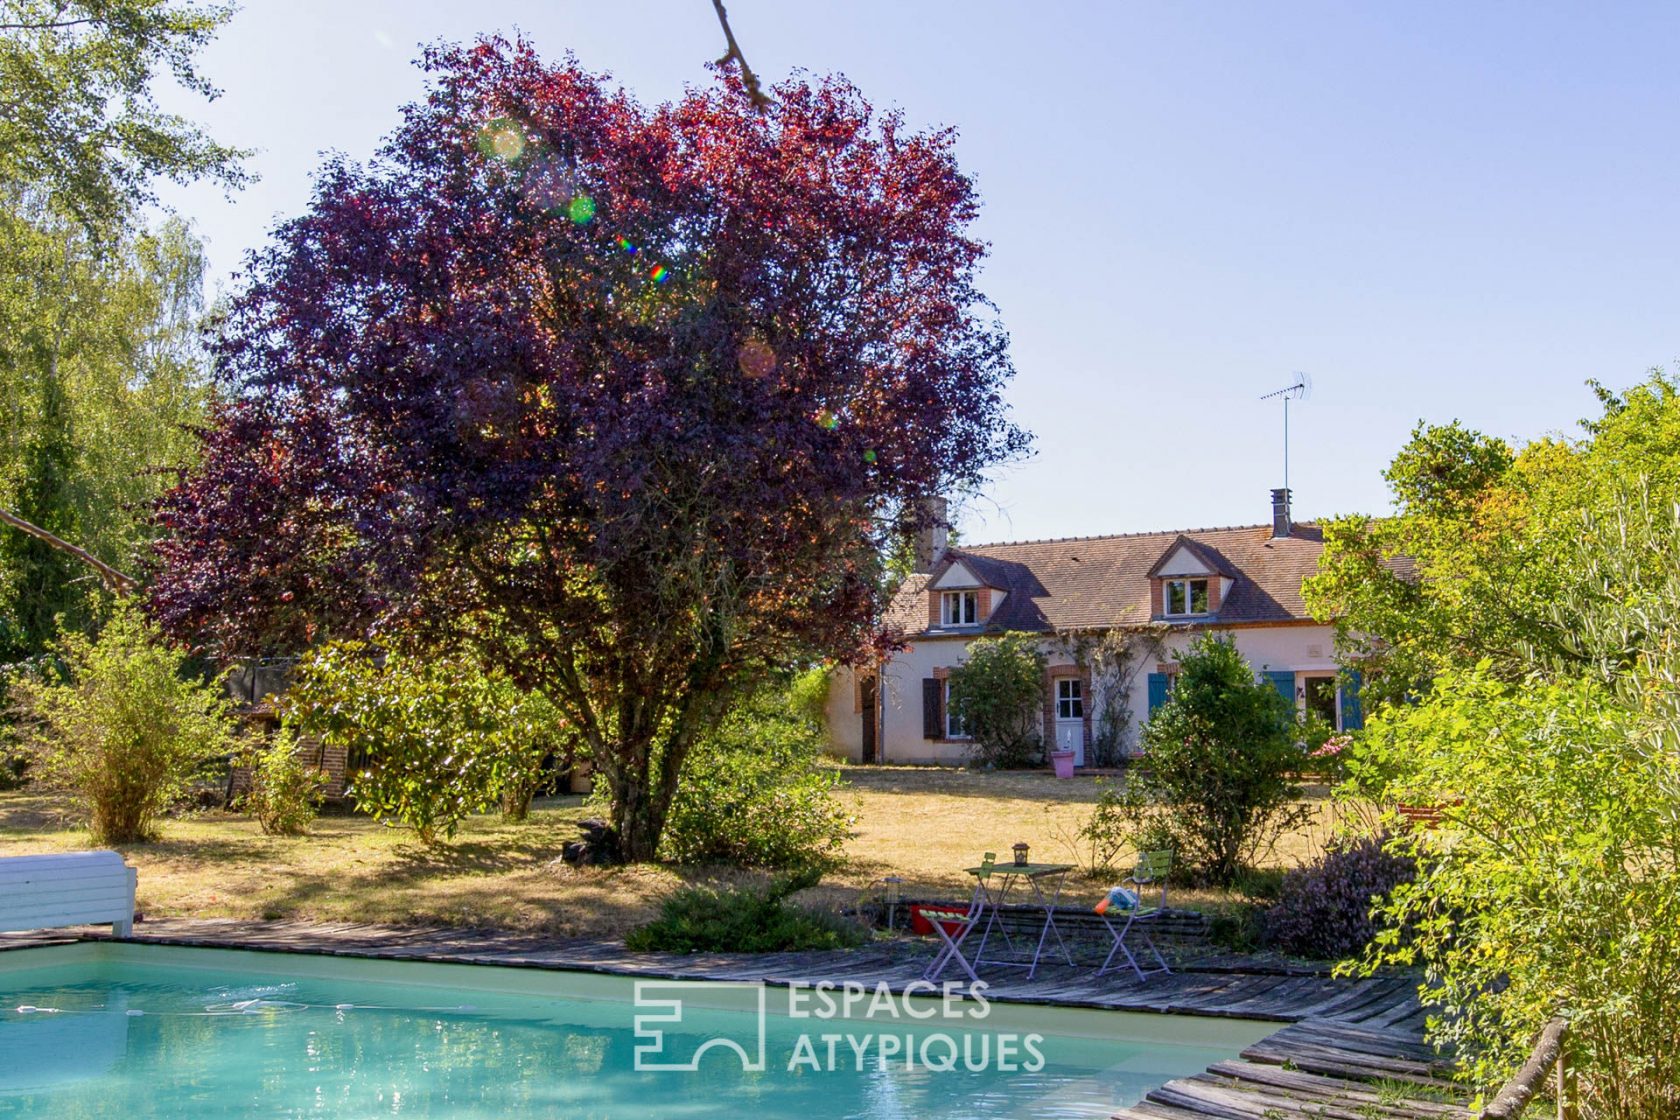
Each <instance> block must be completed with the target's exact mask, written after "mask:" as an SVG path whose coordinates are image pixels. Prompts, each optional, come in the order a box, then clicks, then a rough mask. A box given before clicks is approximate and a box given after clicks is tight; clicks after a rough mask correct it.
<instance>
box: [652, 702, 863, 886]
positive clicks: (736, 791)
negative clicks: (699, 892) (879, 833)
mask: <svg viewBox="0 0 1680 1120" xmlns="http://www.w3.org/2000/svg"><path fill="white" fill-rule="evenodd" d="M798 701H799V697H798V695H797V694H792V695H790V694H787V693H779V692H776V691H774V690H771V691H766V692H764V693H762V694H760V695H759V696H757V697H754V698H753V699H752V700H751V701H749V702H748V703H747V704H745V705H743V706H742V707H741V708H740V709H738V710H737V711H736V712H734V713H732V714H731V715H730V716H729V717H728V718H726V719H725V720H724V722H723V723H722V725H721V726H720V727H719V728H718V730H717V731H716V732H714V733H713V734H712V735H710V736H708V737H707V738H706V739H705V740H703V741H701V742H700V743H699V744H697V745H696V747H695V748H694V750H693V752H692V753H691V754H690V755H689V758H688V762H687V764H686V765H685V766H684V769H683V781H682V785H681V786H679V787H678V789H677V795H676V797H675V798H674V799H673V800H672V803H671V815H670V817H669V819H668V820H667V821H666V825H665V835H664V840H663V844H662V851H663V852H664V854H665V855H666V856H667V857H668V858H670V859H674V860H676V861H678V862H680V863H697V862H704V861H708V860H715V861H719V862H724V863H733V864H738V865H741V866H746V867H772V868H802V867H826V866H828V865H830V864H831V863H832V862H833V861H834V860H835V859H836V858H837V857H838V856H839V854H840V850H841V848H842V847H844V845H845V843H846V840H847V838H848V837H849V836H850V835H851V825H852V816H851V814H850V813H849V812H848V811H847V808H846V806H845V805H843V804H842V803H841V802H840V801H839V800H838V799H837V798H836V797H835V790H836V789H837V788H838V787H839V785H840V775H839V773H838V772H837V771H835V770H834V769H832V768H831V767H828V766H825V765H823V763H822V762H821V751H822V744H823V734H822V730H821V726H820V724H813V723H812V722H811V721H810V718H809V715H808V710H807V708H806V707H804V706H802V705H801V704H800V703H799V702H798Z"/></svg>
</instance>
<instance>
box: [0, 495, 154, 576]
mask: <svg viewBox="0 0 1680 1120" xmlns="http://www.w3.org/2000/svg"><path fill="white" fill-rule="evenodd" d="M0 524H6V525H10V526H12V527H13V528H14V529H19V530H22V531H23V532H25V533H28V534H29V535H30V536H32V537H34V538H36V539H37V540H42V541H46V542H47V543H48V544H50V545H52V546H53V547H54V548H56V549H58V550H59V551H60V552H66V553H69V554H70V555H71V556H74V557H75V558H76V559H78V560H80V561H81V562H82V563H84V564H86V565H88V566H89V567H90V568H92V569H93V570H94V571H96V572H98V573H99V578H100V579H102V580H104V581H105V586H106V587H108V588H110V589H111V590H112V591H115V592H117V593H119V594H125V593H127V592H130V591H134V590H136V589H137V588H139V586H140V581H139V580H137V579H135V578H134V577H133V576H129V575H124V574H123V573H121V572H119V571H117V570H116V569H115V568H113V567H111V565H109V564H107V563H105V561H103V560H101V559H99V557H97V556H95V555H94V554H93V553H91V552H89V551H88V550H87V549H85V548H77V547H76V546H75V545H73V544H71V543H70V542H69V541H67V540H64V539H63V538H62V537H55V536H54V535H53V534H51V533H49V532H47V531H46V530H45V529H43V528H41V527H40V526H39V525H31V524H30V523H29V522H27V521H25V520H24V519H23V518H21V517H19V516H18V515H17V514H15V513H8V512H6V511H5V510H3V509H0Z"/></svg>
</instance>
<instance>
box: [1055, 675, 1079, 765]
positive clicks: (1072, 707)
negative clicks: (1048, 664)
mask: <svg viewBox="0 0 1680 1120" xmlns="http://www.w3.org/2000/svg"><path fill="white" fill-rule="evenodd" d="M1056 749H1057V750H1059V751H1072V752H1073V764H1074V765H1075V766H1083V765H1085V682H1084V681H1082V680H1080V679H1079V678H1078V677H1058V678H1057V679H1056Z"/></svg>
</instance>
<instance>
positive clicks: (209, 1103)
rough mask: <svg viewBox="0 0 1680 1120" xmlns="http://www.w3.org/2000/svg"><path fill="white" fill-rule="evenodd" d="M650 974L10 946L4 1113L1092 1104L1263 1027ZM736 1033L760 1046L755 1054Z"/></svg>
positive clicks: (1070, 1113)
mask: <svg viewBox="0 0 1680 1120" xmlns="http://www.w3.org/2000/svg"><path fill="white" fill-rule="evenodd" d="M641 994H642V1003H641V1004H640V1005H638V1004H637V1003H636V1002H635V1000H636V996H637V993H636V987H635V983H634V982H633V981H631V980H628V979H623V978H617V977H603V976H593V975H588V974H578V973H558V972H548V971H536V970H528V969H508V968H485V967H475V966H462V965H432V964H415V963H399V962H384V961H357V960H351V959H345V958H330V957H314V956H298V955H291V954H267V953H247V952H233V951H225V950H211V949H181V948H170V947H164V946H138V945H118V944H79V945H71V946H58V947H50V948H41V949H26V950H16V951H9V952H4V953H0V1116H8V1117H9V1116H23V1117H53V1118H55V1120H74V1118H77V1117H107V1116H112V1117H114V1116H122V1117H137V1116H160V1117H161V1116H168V1117H224V1116H227V1117H232V1116H240V1117H245V1116H252V1117H258V1116H272V1117H294V1116H331V1117H364V1116H366V1117H371V1116H414V1117H445V1116H447V1117H468V1118H477V1117H485V1118H489V1117H496V1118H513V1117H576V1118H590V1120H597V1118H598V1120H611V1118H625V1117H661V1118H664V1117H674V1118H686V1117H696V1118H698V1117H731V1118H740V1117H747V1116H750V1117H754V1118H758V1120H778V1118H782V1117H787V1118H790V1120H791V1118H797V1120H831V1118H833V1120H838V1118H841V1117H857V1118H869V1120H911V1118H916V1120H923V1118H931V1120H942V1118H951V1120H955V1118H959V1117H961V1118H972V1117H998V1118H1005V1117H1007V1118H1011V1120H1017V1118H1018V1120H1047V1118H1069V1120H1075V1118H1077V1120H1090V1118H1096V1117H1106V1116H1108V1115H1110V1114H1111V1113H1112V1112H1113V1111H1114V1110H1115V1109H1116V1108H1119V1107H1122V1106H1124V1105H1127V1104H1130V1103H1132V1102H1134V1101H1136V1100H1137V1099H1139V1098H1140V1097H1141V1096H1142V1094H1143V1093H1144V1092H1146V1091H1147V1090H1148V1089H1150V1088H1151V1087H1153V1086H1155V1085H1158V1084H1160V1083H1161V1082H1163V1081H1166V1080H1169V1079H1170V1078H1172V1077H1176V1076H1182V1075H1184V1074H1188V1073H1192V1072H1195V1071H1198V1070H1200V1069H1202V1068H1203V1067H1205V1066H1206V1065H1208V1064H1209V1063H1210V1062H1214V1061H1218V1060H1220V1059H1221V1058H1225V1057H1229V1056H1231V1055H1232V1054H1234V1053H1235V1052H1236V1051H1238V1050H1239V1049H1241V1048H1242V1047H1243V1046H1245V1045H1247V1044H1248V1043H1250V1042H1253V1041H1255V1040H1257V1039H1259V1038H1260V1037H1262V1036H1263V1035H1265V1034H1267V1033H1269V1032H1270V1031H1271V1030H1272V1029H1274V1027H1273V1026H1272V1025H1269V1024H1262V1023H1248V1022H1240V1021H1229V1020H1198V1019H1185V1018H1180V1017H1167V1016H1152V1015H1128V1014H1121V1013H1115V1012H1095V1011H1067V1010H1051V1009H1042V1008H1027V1007H1021V1006H1018V1005H1004V1004H997V1003H993V1004H991V1005H990V1006H989V1007H988V1008H985V1009H983V1010H984V1011H985V1014H984V1015H983V1016H982V1017H976V1015H977V1013H978V1012H980V1011H981V1010H982V1008H981V1007H980V1006H979V1005H977V1004H975V1003H974V1002H973V1001H969V1002H967V1003H961V1004H957V1003H952V1004H946V1003H944V1002H942V1001H940V1000H938V999H925V1000H918V1001H916V1002H915V1003H913V1004H906V1003H905V1002H904V1001H902V1000H896V999H890V998H887V997H884V996H878V995H876V994H875V993H865V992H856V993H853V997H852V1003H851V1007H850V1008H849V1010H850V1011H851V1012H852V1013H853V1017H851V1018H842V1017H840V1015H841V1013H843V1012H844V1011H846V1010H848V1008H847V1006H846V999H845V993H843V992H833V993H821V994H819V993H815V992H803V993H797V994H796V995H795V996H794V997H793V998H794V1002H793V1005H792V1006H791V1008H790V1006H789V1004H788V999H789V997H788V993H787V992H786V991H785V990H781V989H765V990H764V994H762V995H761V994H760V991H759V990H758V989H755V988H750V987H735V986H729V985H699V986H686V985H680V986H677V987H675V988H667V987H665V986H664V985H652V986H647V987H644V989H643V991H642V993H641ZM761 999H762V1000H763V1001H764V1003H765V1006H766V1008H767V1010H768V1011H769V1012H770V1013H769V1014H768V1015H767V1016H765V1017H764V1020H763V1021H764V1023H765V1027H764V1030H763V1033H762V1049H761V1047H760V1037H761V1036H760V1032H759V1026H758V1024H759V1022H760V1016H759V1015H758V1014H757V1010H758V1006H759V1001H760V1000H761ZM678 1006H680V1016H681V1018H680V1021H677V1020H676V1019H675V1018H674V1016H675V1015H676V1014H677V1013H678V1012H677V1010H676V1009H677V1007H678ZM830 1009H832V1011H833V1012H834V1014H825V1012H827V1011H829V1010H830ZM947 1011H949V1012H950V1013H951V1015H952V1017H951V1018H946V1013H947ZM790 1012H791V1014H790ZM638 1016H643V1017H644V1020H643V1022H642V1023H641V1024H640V1026H641V1028H642V1029H641V1030H640V1032H638V1029H637V1028H638V1022H637V1018H638ZM668 1016H669V1017H672V1018H666V1017H668ZM889 1039H891V1041H889ZM725 1040H727V1041H729V1042H733V1043H734V1044H735V1046H736V1047H738V1048H739V1049H738V1050H736V1049H730V1048H729V1047H728V1046H727V1045H726V1043H725ZM1034 1040H1036V1041H1034ZM709 1043H710V1044H711V1045H710V1046H709V1047H708V1044H709ZM638 1047H642V1048H643V1049H644V1051H645V1052H644V1053H643V1055H642V1059H641V1062H642V1065H644V1066H647V1065H652V1064H661V1063H662V1064H675V1065H682V1064H685V1063H689V1062H692V1063H693V1064H694V1065H695V1067H696V1068H695V1069H693V1070H671V1069H651V1068H644V1069H638V1068H637V1048H638ZM702 1047H707V1048H706V1049H704V1050H702ZM743 1054H744V1055H745V1057H746V1063H747V1064H754V1065H755V1066H756V1065H757V1064H759V1062H760V1059H761V1058H762V1068H753V1069H750V1070H748V1069H743V1064H744V1063H743V1059H742V1055H743ZM1035 1055H1036V1057H1035ZM1037 1058H1041V1059H1042V1060H1041V1061H1039V1060H1037ZM947 1067H952V1068H947ZM971 1067H972V1068H971Z"/></svg>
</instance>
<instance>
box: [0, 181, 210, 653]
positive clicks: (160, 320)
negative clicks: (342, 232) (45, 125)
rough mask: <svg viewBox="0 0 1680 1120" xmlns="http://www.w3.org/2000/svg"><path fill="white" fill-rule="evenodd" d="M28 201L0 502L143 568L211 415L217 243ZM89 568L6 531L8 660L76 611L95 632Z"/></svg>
mask: <svg viewBox="0 0 1680 1120" xmlns="http://www.w3.org/2000/svg"><path fill="white" fill-rule="evenodd" d="M0 197H3V192H0ZM19 199H20V203H21V208H17V207H14V208H11V209H8V208H6V207H4V206H0V411H3V412H4V421H3V422H0V508H3V509H7V510H10V511H12V512H14V513H16V514H17V515H18V516H21V517H23V518H24V519H25V520H27V521H30V522H31V523H33V524H35V525H38V526H40V527H41V528H43V529H46V530H48V531H50V532H52V533H54V534H56V535H58V536H60V537H62V538H65V539H67V540H70V541H72V542H74V543H76V544H78V545H81V546H82V547H84V548H86V549H87V550H88V551H89V552H91V553H93V554H94V555H95V556H97V557H99V558H100V559H101V560H103V561H105V562H106V563H108V564H111V565H113V566H115V567H117V568H119V569H122V570H125V571H134V570H136V569H137V568H138V567H139V566H140V564H141V561H142V559H143V555H144V552H145V546H146V544H147V542H148V541H149V540H150V539H151V537H152V536H153V535H154V533H155V532H156V529H155V527H154V526H153V525H152V524H151V522H150V517H149V507H150V504H151V502H152V500H153V499H155V498H156V497H157V496H158V495H159V494H160V493H161V492H162V491H163V489H164V488H165V487H166V486H167V485H168V484H169V482H170V475H169V472H170V469H171V468H180V467H183V466H186V465H187V464H188V463H189V462H190V461H191V459H192V457H193V455H194V454H195V453H196V448H197V445H196V440H195V438H194V436H193V432H192V429H193V427H194V426H195V425H197V424H198V423H199V422H200V421H201V420H202V418H203V415H204V407H205V402H206V397H207V394H208V386H207V383H206V377H205V373H204V366H203V358H202V353H201V349H200V345H199V331H200V328H201V326H202V322H203V311H204V309H203V304H202V297H201V291H202V278H203V269H204V258H203V250H202V246H201V245H200V244H199V242H198V241H197V239H196V238H194V237H193V236H192V234H191V233H190V232H189V231H188V229H187V228H186V226H185V225H183V224H182V223H180V222H177V221H170V222H166V223H164V224H163V225H162V226H161V227H160V228H159V229H158V230H157V231H156V232H153V233H143V234H126V233H124V234H119V235H117V236H116V238H115V240H114V241H111V242H108V243H105V244H103V245H102V244H99V243H96V242H95V241H94V240H93V239H92V238H91V237H90V235H89V234H88V233H87V231H86V230H85V229H83V228H82V227H81V226H79V225H77V224H76V223H74V222H71V221H68V220H65V219H55V218H54V217H53V215H52V212H51V210H50V209H49V208H47V207H46V206H44V205H42V204H41V203H40V202H39V199H38V198H34V197H33V196H19ZM87 575H88V572H87V569H86V568H85V567H83V566H82V565H81V564H80V562H79V561H77V560H75V559H74V558H72V557H70V556H68V555H67V554H65V553H63V552H61V551H58V550H57V549H54V548H52V547H51V546H49V545H47V544H46V543H44V542H42V541H40V540H37V539H36V538H34V537H30V536H27V535H25V534H23V533H20V532H17V531H15V530H13V529H11V528H9V527H8V528H0V661H5V660H14V659H17V658H21V657H27V656H31V655H34V654H37V653H40V652H41V651H42V650H43V649H45V648H46V646H47V644H48V643H49V642H50V641H51V639H52V637H53V635H54V634H55V633H56V632H57V626H58V620H59V619H60V618H61V617H62V618H63V619H64V621H65V623H66V624H67V625H69V626H71V627H73V628H78V629H88V628H90V627H91V626H92V625H93V623H94V621H95V620H96V618H97V614H98V610H99V603H98V600H96V599H93V598H91V597H90V596H89V594H88V591H87V588H88V581H87V579H86V577H87Z"/></svg>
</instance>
